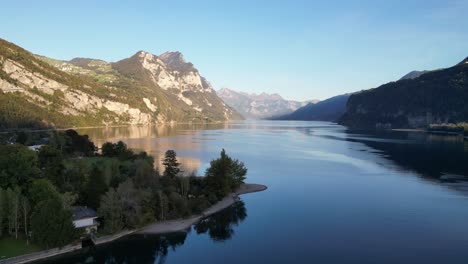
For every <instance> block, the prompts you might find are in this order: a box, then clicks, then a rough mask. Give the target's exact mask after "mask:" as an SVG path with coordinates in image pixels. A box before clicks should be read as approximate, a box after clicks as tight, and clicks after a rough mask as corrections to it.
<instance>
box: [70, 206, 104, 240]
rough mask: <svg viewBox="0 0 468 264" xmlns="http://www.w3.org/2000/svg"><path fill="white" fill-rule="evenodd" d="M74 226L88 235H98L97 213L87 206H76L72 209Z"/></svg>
mask: <svg viewBox="0 0 468 264" xmlns="http://www.w3.org/2000/svg"><path fill="white" fill-rule="evenodd" d="M72 212H73V225H74V226H75V228H77V229H82V230H83V231H84V232H85V233H86V234H91V233H96V232H97V229H98V225H99V223H98V222H97V220H96V219H97V218H98V216H97V213H96V211H94V210H93V209H91V208H89V207H86V206H75V207H73V208H72Z"/></svg>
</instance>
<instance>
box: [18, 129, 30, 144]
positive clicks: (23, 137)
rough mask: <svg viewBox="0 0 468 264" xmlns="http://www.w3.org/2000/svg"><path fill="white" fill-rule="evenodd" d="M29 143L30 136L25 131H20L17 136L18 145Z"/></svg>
mask: <svg viewBox="0 0 468 264" xmlns="http://www.w3.org/2000/svg"><path fill="white" fill-rule="evenodd" d="M26 141H28V135H27V134H26V133H25V132H24V131H20V132H18V133H17V135H16V143H18V144H21V145H24V144H26Z"/></svg>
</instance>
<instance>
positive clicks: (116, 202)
mask: <svg viewBox="0 0 468 264" xmlns="http://www.w3.org/2000/svg"><path fill="white" fill-rule="evenodd" d="M98 214H99V216H101V217H103V218H104V221H105V225H104V230H105V231H107V232H109V233H115V232H118V231H120V230H122V228H123V226H124V223H123V203H122V200H121V199H120V195H119V194H118V193H117V191H116V190H115V189H114V188H111V189H110V190H109V191H107V192H106V193H105V194H104V195H103V196H102V197H101V203H100V207H99V209H98Z"/></svg>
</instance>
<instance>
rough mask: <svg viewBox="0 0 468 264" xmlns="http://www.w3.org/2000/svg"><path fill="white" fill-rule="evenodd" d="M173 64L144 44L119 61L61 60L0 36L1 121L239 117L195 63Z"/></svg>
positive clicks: (60, 123)
mask: <svg viewBox="0 0 468 264" xmlns="http://www.w3.org/2000/svg"><path fill="white" fill-rule="evenodd" d="M176 55H177V56H178V57H180V58H183V55H182V54H181V53H179V54H176ZM165 59H166V58H165ZM170 64H171V65H167V64H166V63H165V62H164V61H163V60H161V59H160V58H159V56H157V55H154V54H151V53H147V52H143V51H140V52H137V53H135V54H134V55H132V56H131V57H129V58H126V59H123V60H120V61H117V62H106V61H104V60H100V59H90V58H74V59H71V60H70V61H62V60H56V59H52V58H48V57H45V56H41V55H34V54H32V53H31V52H29V51H27V50H25V49H23V48H21V47H19V46H17V45H15V44H13V43H10V42H8V41H6V40H3V39H0V91H1V94H0V101H2V102H3V105H2V106H0V120H1V121H3V122H2V126H3V127H7V128H9V127H23V126H29V125H31V124H32V123H34V122H32V121H33V120H36V121H37V122H35V124H36V125H38V126H39V124H41V126H44V127H70V126H90V125H93V126H94V125H148V124H154V123H164V122H217V121H228V120H235V119H242V116H241V115H240V114H239V113H237V112H236V111H235V110H234V109H232V108H230V107H229V106H227V105H226V104H225V103H224V102H223V101H222V100H221V99H220V98H219V97H218V96H217V95H216V93H215V91H214V89H213V88H212V87H211V85H210V84H209V82H208V81H207V80H206V79H205V78H204V77H202V76H201V75H200V74H199V72H198V70H197V69H196V68H195V67H194V66H193V64H192V63H187V62H185V61H181V60H180V59H177V60H176V59H174V60H171V62H170ZM176 68H177V69H176ZM182 70H183V71H182ZM22 108H23V109H22ZM27 109H29V110H27ZM49 113H50V114H49ZM15 114H18V115H19V116H21V118H20V120H15Z"/></svg>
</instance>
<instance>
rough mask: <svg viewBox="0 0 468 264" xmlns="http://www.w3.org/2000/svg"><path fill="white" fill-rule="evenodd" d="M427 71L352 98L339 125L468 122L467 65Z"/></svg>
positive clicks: (410, 124)
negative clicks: (467, 102)
mask: <svg viewBox="0 0 468 264" xmlns="http://www.w3.org/2000/svg"><path fill="white" fill-rule="evenodd" d="M465 61H466V60H464V61H462V62H461V63H459V64H457V65H455V66H454V67H451V68H447V69H441V70H437V71H431V72H427V73H425V74H422V75H421V76H419V77H417V78H414V79H404V80H400V81H397V82H391V83H387V84H384V85H382V86H380V87H378V88H375V89H371V90H367V91H363V92H360V93H356V94H354V95H352V96H351V97H350V98H349V100H348V104H347V108H346V113H345V115H344V116H343V117H342V118H341V120H340V123H342V124H344V125H347V126H351V127H367V128H376V127H377V128H379V127H382V128H402V127H410V128H419V127H426V126H427V125H429V124H433V123H448V122H466V121H468V104H466V101H467V100H468V63H464V62H465Z"/></svg>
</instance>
